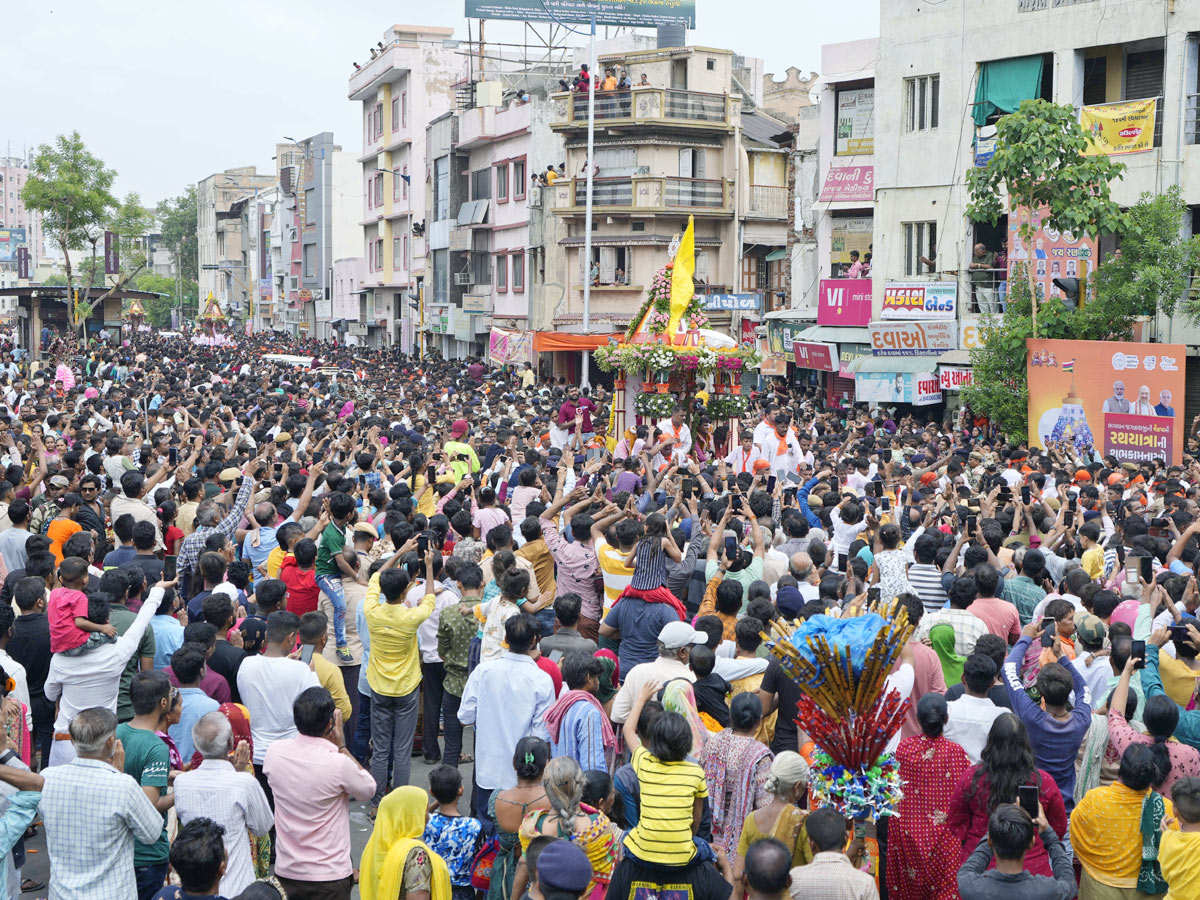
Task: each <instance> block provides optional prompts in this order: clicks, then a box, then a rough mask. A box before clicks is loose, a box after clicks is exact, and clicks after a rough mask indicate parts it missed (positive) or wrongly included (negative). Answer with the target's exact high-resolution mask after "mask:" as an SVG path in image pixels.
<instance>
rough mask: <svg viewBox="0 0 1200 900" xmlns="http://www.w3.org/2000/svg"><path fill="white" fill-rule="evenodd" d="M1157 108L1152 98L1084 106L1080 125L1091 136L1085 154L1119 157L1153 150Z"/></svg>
mask: <svg viewBox="0 0 1200 900" xmlns="http://www.w3.org/2000/svg"><path fill="white" fill-rule="evenodd" d="M1157 107H1158V101H1157V100H1155V99H1154V98H1153V97H1151V98H1150V99H1149V100H1125V101H1123V102H1121V103H1104V104H1101V105H1099V106H1085V107H1083V108H1082V109H1081V110H1079V125H1080V127H1082V128H1083V130H1084V131H1086V132H1087V136H1088V145H1087V148H1086V149H1085V150H1084V151H1083V155H1084V156H1105V155H1107V156H1117V155H1120V154H1122V153H1145V152H1146V151H1147V150H1153V149H1154V117H1155V113H1156V112H1157Z"/></svg>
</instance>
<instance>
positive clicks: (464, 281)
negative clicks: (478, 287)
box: [454, 272, 475, 287]
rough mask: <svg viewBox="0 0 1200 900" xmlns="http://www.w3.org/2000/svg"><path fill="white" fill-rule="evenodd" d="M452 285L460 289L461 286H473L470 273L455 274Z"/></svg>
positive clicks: (473, 281)
mask: <svg viewBox="0 0 1200 900" xmlns="http://www.w3.org/2000/svg"><path fill="white" fill-rule="evenodd" d="M454 283H455V284H456V285H459V286H460V287H461V286H462V285H468V284H474V283H475V280H474V278H472V276H471V273H470V272H455V273H454Z"/></svg>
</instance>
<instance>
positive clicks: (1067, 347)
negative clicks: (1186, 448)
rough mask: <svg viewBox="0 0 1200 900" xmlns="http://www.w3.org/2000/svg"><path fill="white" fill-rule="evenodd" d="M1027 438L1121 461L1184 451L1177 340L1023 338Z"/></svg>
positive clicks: (1171, 461) (1168, 457)
mask: <svg viewBox="0 0 1200 900" xmlns="http://www.w3.org/2000/svg"><path fill="white" fill-rule="evenodd" d="M1025 345H1026V372H1027V375H1028V380H1029V443H1030V446H1034V447H1045V446H1046V443H1047V442H1048V441H1070V442H1071V443H1073V444H1074V445H1075V446H1076V447H1078V448H1080V449H1083V448H1085V447H1089V446H1091V447H1095V448H1096V450H1097V451H1098V452H1099V453H1102V454H1105V455H1108V454H1111V455H1113V456H1115V457H1116V458H1117V459H1118V460H1120V461H1121V462H1132V463H1141V462H1145V461H1147V460H1151V459H1162V460H1165V461H1166V463H1167V465H1176V464H1178V463H1179V462H1180V460H1181V459H1182V456H1183V437H1184V431H1185V428H1184V422H1183V418H1182V417H1183V392H1184V368H1185V365H1184V363H1185V356H1186V352H1187V351H1186V348H1185V346H1184V345H1183V344H1142V343H1136V342H1133V341H1050V340H1028V341H1026V342H1025Z"/></svg>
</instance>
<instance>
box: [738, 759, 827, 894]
mask: <svg viewBox="0 0 1200 900" xmlns="http://www.w3.org/2000/svg"><path fill="white" fill-rule="evenodd" d="M808 777H809V768H808V763H807V762H805V761H804V757H803V756H801V755H800V754H799V753H795V752H793V751H791V750H784V751H783V752H781V753H780V754H779V755H778V756H776V757H775V759H774V760H772V762H771V769H770V772H769V773H768V774H767V780H766V781H765V782H764V783H763V791H764V792H765V793H766V795H767V797H768V798H769V799H768V801H767V804H766V806H763V807H760V808H759V809H756V810H755V811H754V812H752V813H750V815H748V816H746V820H745V822H743V823H742V831H741V834H740V835H739V837H738V843H737V857H736V858H735V859H734V860H733V875H734V880H735V881H736V882H740V881H741V878H742V874H743V872H744V871H745V866H746V853H747V852H748V851H749V850H750V847H751V845H752V844H756V843H758V842H759V841H762V840H766V839H767V838H774V839H775V840H777V841H781V842H782V843H783V845H784V846H785V847H787V848H788V849H789V850H791V851H792V865H793V866H803V865H806V864H807V863H810V862H812V846H811V845H810V844H809V842H808V832H807V831H806V830H805V828H804V820H805V819H807V818H808V812H807V811H806V810H803V809H801V808H800V806H799V803H800V801H801V800H802V799H803V797H804V794H805V792H806V791H807V790H808ZM739 896H740V894H739Z"/></svg>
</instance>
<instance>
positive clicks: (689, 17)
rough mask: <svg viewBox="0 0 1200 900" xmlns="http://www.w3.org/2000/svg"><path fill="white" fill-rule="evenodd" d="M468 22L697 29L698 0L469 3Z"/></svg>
mask: <svg viewBox="0 0 1200 900" xmlns="http://www.w3.org/2000/svg"><path fill="white" fill-rule="evenodd" d="M464 14H465V15H466V17H467V18H468V19H517V20H519V21H527V22H576V23H579V24H584V25H586V24H589V23H591V22H592V16H595V17H596V18H595V22H596V24H597V25H619V26H624V27H629V28H655V27H657V26H659V25H686V26H687V27H688V28H695V27H696V0H466V10H465V13H464Z"/></svg>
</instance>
